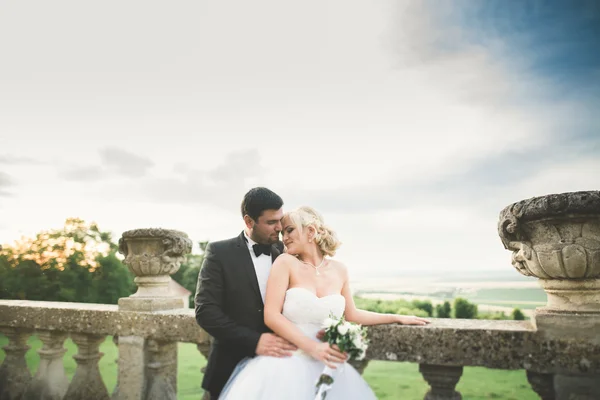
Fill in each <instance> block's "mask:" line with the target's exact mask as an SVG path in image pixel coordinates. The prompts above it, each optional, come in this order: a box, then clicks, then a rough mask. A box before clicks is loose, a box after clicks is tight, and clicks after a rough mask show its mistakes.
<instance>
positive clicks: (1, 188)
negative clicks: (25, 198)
mask: <svg viewBox="0 0 600 400" xmlns="http://www.w3.org/2000/svg"><path fill="white" fill-rule="evenodd" d="M11 186H14V182H13V180H12V178H11V177H10V175H8V174H7V173H5V172H2V171H0V196H11V193H10V192H7V191H6V190H5V189H6V188H9V187H11Z"/></svg>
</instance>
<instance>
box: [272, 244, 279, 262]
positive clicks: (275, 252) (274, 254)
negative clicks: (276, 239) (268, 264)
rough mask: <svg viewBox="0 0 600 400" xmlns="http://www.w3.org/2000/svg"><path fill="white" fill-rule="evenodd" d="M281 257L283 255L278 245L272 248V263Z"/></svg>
mask: <svg viewBox="0 0 600 400" xmlns="http://www.w3.org/2000/svg"><path fill="white" fill-rule="evenodd" d="M280 255H281V253H280V252H279V249H278V248H277V246H276V245H273V246H271V261H272V262H275V259H276V258H277V257H279V256H280Z"/></svg>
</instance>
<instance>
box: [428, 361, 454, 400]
mask: <svg viewBox="0 0 600 400" xmlns="http://www.w3.org/2000/svg"><path fill="white" fill-rule="evenodd" d="M419 371H420V372H421V375H423V378H425V380H426V381H427V383H428V384H429V386H430V387H431V389H430V390H429V391H428V392H427V394H426V395H425V400H460V399H462V396H461V395H460V393H459V392H457V391H456V390H455V388H456V384H457V383H458V381H459V380H460V377H461V376H462V373H463V367H451V366H445V365H431V364H420V365H419Z"/></svg>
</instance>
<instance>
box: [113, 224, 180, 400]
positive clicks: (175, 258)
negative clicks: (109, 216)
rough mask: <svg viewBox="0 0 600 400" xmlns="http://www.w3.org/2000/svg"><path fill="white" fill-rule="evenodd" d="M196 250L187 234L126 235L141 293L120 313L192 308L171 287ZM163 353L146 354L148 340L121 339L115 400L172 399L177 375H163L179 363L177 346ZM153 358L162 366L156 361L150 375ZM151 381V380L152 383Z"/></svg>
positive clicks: (125, 248) (124, 301)
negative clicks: (165, 367) (170, 364)
mask: <svg viewBox="0 0 600 400" xmlns="http://www.w3.org/2000/svg"><path fill="white" fill-rule="evenodd" d="M191 250H192V241H191V240H190V239H189V238H188V237H187V235H186V234H185V233H183V232H179V231H174V230H166V229H136V230H132V231H127V232H125V233H123V236H122V237H121V239H120V240H119V252H121V254H123V255H124V256H125V260H124V263H125V265H127V267H128V268H129V270H130V271H131V272H133V274H135V279H134V282H135V283H136V285H137V286H138V290H137V292H136V293H134V294H133V295H131V296H129V297H125V298H121V299H119V310H120V311H146V312H148V311H150V312H152V311H161V310H171V309H178V308H187V306H188V305H187V304H186V302H185V301H184V300H183V299H182V298H181V297H180V296H178V295H175V294H173V293H171V292H170V290H169V283H170V282H171V277H170V275H171V274H174V273H175V272H177V270H178V269H179V266H180V265H181V262H182V261H183V260H184V258H185V255H186V254H188V253H190V251H191ZM153 346H154V345H153ZM158 347H159V350H157V352H158V355H157V354H154V353H155V352H154V353H153V351H152V350H149V349H148V348H147V344H146V341H145V340H144V338H141V337H137V336H120V337H119V378H118V381H119V389H118V391H117V393H116V399H127V400H132V399H134V400H141V399H143V398H146V397H147V396H145V394H146V392H148V395H153V396H154V394H155V393H159V394H160V395H165V396H169V393H170V391H169V389H165V388H167V387H168V386H169V385H170V386H171V387H172V389H173V390H175V391H176V390H177V384H176V374H175V375H172V376H171V375H169V374H163V373H162V372H161V371H162V369H161V368H162V364H163V363H165V362H168V360H175V361H176V360H177V346H176V343H175V344H174V345H172V344H171V345H170V346H166V345H165V346H158ZM152 357H155V358H156V357H157V360H158V361H155V362H152V361H151V362H150V364H149V365H148V368H147V369H146V368H145V366H146V364H147V360H148V359H151V358H152ZM175 365H176V362H175ZM154 367H156V368H154ZM157 371H158V372H160V373H158V372H157ZM150 372H152V373H150ZM147 373H148V374H147ZM161 374H162V375H161ZM147 375H148V376H147ZM148 378H152V379H151V381H150V382H149V380H148ZM154 378H156V379H154ZM163 383H164V384H163ZM167 383H168V384H167ZM163 390H164V392H163ZM164 398H168V397H164Z"/></svg>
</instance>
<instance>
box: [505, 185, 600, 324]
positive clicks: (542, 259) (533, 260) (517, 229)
mask: <svg viewBox="0 0 600 400" xmlns="http://www.w3.org/2000/svg"><path fill="white" fill-rule="evenodd" d="M498 234H499V235H500V239H501V240H502V243H503V244H504V247H505V248H506V249H508V250H511V251H512V252H513V254H512V264H513V266H514V267H515V268H516V269H517V271H519V272H520V273H522V274H523V275H526V276H535V277H537V278H539V282H540V285H541V286H542V288H543V289H544V290H545V291H546V294H547V296H548V302H547V305H546V307H545V308H542V309H538V310H539V311H541V312H558V313H560V312H571V313H586V314H587V313H594V314H596V313H600V191H586V192H572V193H561V194H551V195H547V196H541V197H534V198H531V199H528V200H523V201H519V202H516V203H513V204H511V205H509V206H508V207H506V208H505V209H504V210H502V212H501V213H500V221H499V222H498ZM539 311H538V313H539Z"/></svg>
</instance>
